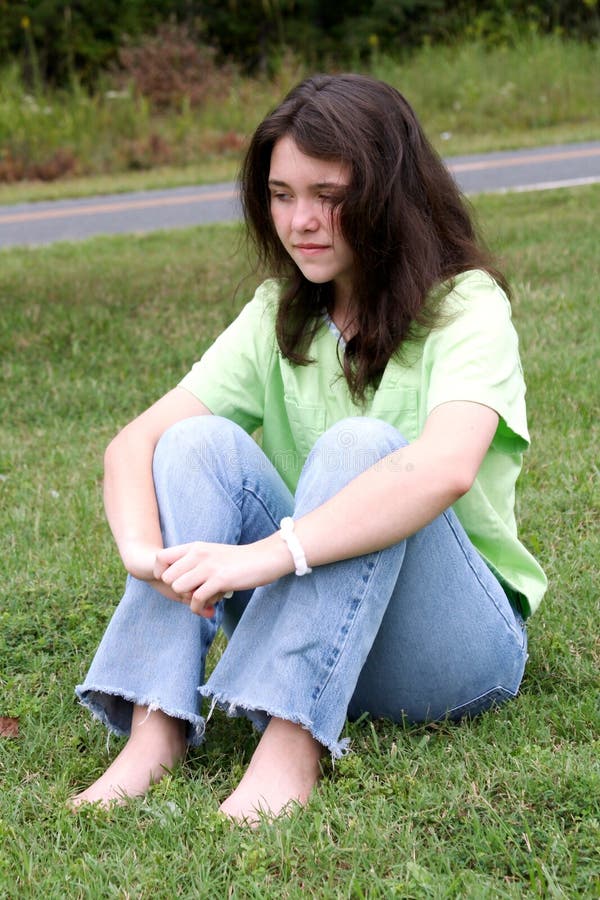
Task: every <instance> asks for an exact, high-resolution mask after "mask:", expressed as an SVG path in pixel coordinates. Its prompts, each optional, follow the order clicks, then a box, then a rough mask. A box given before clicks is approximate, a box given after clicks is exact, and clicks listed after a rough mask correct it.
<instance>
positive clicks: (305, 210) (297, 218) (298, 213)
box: [292, 200, 319, 231]
mask: <svg viewBox="0 0 600 900" xmlns="http://www.w3.org/2000/svg"><path fill="white" fill-rule="evenodd" d="M318 227H319V217H318V215H317V210H316V209H315V205H314V203H313V202H312V201H310V200H298V201H297V202H296V205H295V206H294V214H293V216H292V229H293V230H294V231H315V230H316V229H317V228H318Z"/></svg>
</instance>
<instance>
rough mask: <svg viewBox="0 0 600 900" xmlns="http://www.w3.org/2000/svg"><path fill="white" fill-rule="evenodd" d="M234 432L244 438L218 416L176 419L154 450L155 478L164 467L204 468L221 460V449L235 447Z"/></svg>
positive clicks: (233, 425)
mask: <svg viewBox="0 0 600 900" xmlns="http://www.w3.org/2000/svg"><path fill="white" fill-rule="evenodd" d="M238 431H239V432H242V434H244V435H245V432H243V431H242V429H241V428H240V427H239V425H236V424H235V422H232V421H230V420H229V419H224V418H223V417H221V416H213V415H203V416H192V417H191V418H188V419H180V421H178V422H175V423H174V424H173V425H171V426H170V427H169V428H167V429H166V431H165V432H164V433H163V434H162V435H161V437H160V439H159V441H158V443H157V445H156V447H155V450H154V459H153V469H154V473H155V476H156V474H157V473H158V472H160V471H161V470H162V469H163V467H164V466H165V465H167V466H169V467H171V466H173V465H174V464H183V465H184V466H185V467H187V468H189V467H192V468H193V467H198V466H202V467H204V466H205V465H206V463H209V462H210V460H211V459H212V458H213V457H214V456H218V455H221V456H222V455H223V450H224V448H225V447H228V446H233V445H234V444H235V440H236V432H238Z"/></svg>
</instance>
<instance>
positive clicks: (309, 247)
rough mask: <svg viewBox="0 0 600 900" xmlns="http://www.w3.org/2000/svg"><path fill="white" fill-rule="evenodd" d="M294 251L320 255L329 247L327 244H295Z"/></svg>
mask: <svg viewBox="0 0 600 900" xmlns="http://www.w3.org/2000/svg"><path fill="white" fill-rule="evenodd" d="M294 249H295V250H299V251H300V252H301V253H309V254H311V255H312V254H315V253H322V252H323V250H329V246H328V245H327V244H296V245H295V247H294Z"/></svg>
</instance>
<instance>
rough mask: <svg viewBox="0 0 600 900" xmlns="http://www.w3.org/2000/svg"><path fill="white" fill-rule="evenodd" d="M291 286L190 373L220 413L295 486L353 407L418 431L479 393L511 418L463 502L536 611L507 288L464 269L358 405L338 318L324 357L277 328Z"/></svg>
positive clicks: (539, 580) (540, 578) (326, 330)
mask: <svg viewBox="0 0 600 900" xmlns="http://www.w3.org/2000/svg"><path fill="white" fill-rule="evenodd" d="M279 292H280V283H279V282H278V281H276V280H269V281H266V282H264V283H263V284H262V285H261V286H260V287H259V288H258V290H257V291H256V294H255V296H254V298H253V300H252V301H251V302H250V303H248V304H247V306H245V307H244V309H243V310H242V312H241V313H240V314H239V316H238V317H237V318H236V319H235V321H234V322H232V324H231V325H230V326H229V327H228V328H227V329H226V330H225V331H224V332H223V333H222V334H221V335H220V337H218V338H217V340H216V341H215V342H214V344H213V345H212V346H211V347H210V348H209V349H208V350H207V351H206V353H205V354H204V356H203V357H202V358H201V359H200V360H199V362H197V363H196V364H195V365H194V366H193V368H192V369H191V371H190V372H189V373H188V374H187V375H186V376H185V378H183V380H182V381H181V383H180V384H181V387H184V388H186V389H187V390H188V391H190V392H191V393H192V394H194V395H195V396H196V397H198V399H199V400H201V401H202V402H203V403H204V404H205V405H206V406H207V407H208V408H209V409H210V410H211V412H213V413H214V414H215V415H221V416H225V417H226V418H229V419H232V420H233V421H234V422H237V423H238V424H239V425H241V426H242V428H244V429H245V430H246V431H248V432H252V431H254V430H255V429H256V428H258V427H260V426H262V447H263V450H264V451H265V453H266V454H267V456H268V457H269V459H270V460H271V461H272V463H273V464H274V466H275V468H276V469H277V470H278V471H279V473H280V474H281V476H282V478H283V479H284V480H285V482H286V483H287V484H288V486H289V487H290V489H291V490H292V491H293V490H294V489H295V487H296V484H297V481H298V478H299V476H300V472H301V470H302V466H303V464H304V462H305V460H306V457H307V456H308V453H309V452H310V450H311V448H312V446H313V445H314V443H315V441H316V440H317V438H318V437H319V436H320V435H321V434H322V433H323V432H324V431H325V430H326V429H327V428H330V427H331V426H332V425H334V424H335V423H336V422H338V421H340V419H343V418H346V417H347V416H360V415H366V416H372V417H374V418H379V419H382V420H384V421H386V422H389V424H390V425H393V426H394V427H395V428H397V429H398V431H400V432H401V434H403V435H404V437H405V438H406V439H407V440H409V441H413V440H415V439H416V438H417V437H418V436H419V434H420V433H421V431H422V429H423V426H424V424H425V421H426V419H427V416H428V415H429V413H430V412H431V411H432V409H434V408H435V407H436V406H438V405H439V404H441V403H446V402H448V401H452V400H469V401H473V402H476V403H482V404H484V405H485V406H489V407H491V408H492V409H494V410H495V411H496V412H497V413H498V415H499V416H500V422H499V425H498V429H497V431H496V435H495V437H494V439H493V441H492V444H491V446H490V448H489V450H488V452H487V454H486V456H485V459H484V461H483V463H482V465H481V468H480V470H479V473H478V475H477V478H476V480H475V483H474V485H473V487H472V488H471V490H470V491H469V492H468V493H467V494H465V496H463V497H461V499H460V500H458V502H457V503H456V504H454V507H453V508H454V510H455V512H456V514H457V516H458V518H459V519H460V521H461V523H462V525H463V527H464V528H465V530H466V532H467V534H468V535H469V538H470V539H471V541H472V542H473V544H474V546H475V547H476V548H477V550H478V551H479V553H480V554H481V556H482V557H483V559H484V560H485V561H486V563H487V564H488V566H489V567H490V568H491V569H492V571H493V572H494V573H495V574H496V576H497V577H498V578H499V579H500V581H501V582H502V584H503V585H504V587H505V589H506V590H507V592H508V593H509V594H510V595H511V596H513V597H518V599H519V602H520V604H521V607H522V609H523V612H524V613H525V614H526V615H528V614H530V613H532V612H534V611H535V609H536V608H537V607H538V605H539V603H540V600H541V598H542V596H543V594H544V591H545V588H546V578H545V576H544V573H543V571H542V569H541V567H540V566H539V564H538V563H537V562H536V560H535V559H534V558H533V557H532V556H531V554H530V553H529V552H528V551H527V550H526V548H525V547H524V546H523V545H522V544H521V543H520V541H519V540H518V538H517V528H516V522H515V515H514V505H515V483H516V480H517V477H518V475H519V472H520V470H521V464H522V454H523V451H524V450H525V449H526V447H527V446H528V444H529V433H528V431H527V420H526V413H525V384H524V380H523V373H522V370H521V364H520V361H519V352H518V339H517V335H516V332H515V329H514V327H513V325H512V322H511V312H510V304H509V302H508V299H507V297H506V295H505V294H504V292H503V291H502V290H501V288H500V287H499V286H498V285H497V284H496V282H495V281H494V280H493V279H492V278H491V277H490V276H489V275H488V274H487V273H485V272H480V271H470V272H465V273H463V274H462V275H460V276H458V277H457V278H456V279H455V280H454V282H453V286H452V289H451V290H450V291H449V292H448V293H447V295H446V296H445V298H444V299H443V300H442V301H441V305H440V324H439V325H438V326H437V327H435V328H434V329H432V330H431V331H429V332H427V334H424V335H423V336H422V337H421V338H416V339H414V340H411V341H410V342H408V343H407V344H405V345H404V347H403V352H402V354H401V357H400V359H396V358H393V359H391V360H390V362H389V363H388V365H387V367H386V370H385V372H384V374H383V376H382V379H381V382H380V384H379V387H378V388H377V390H376V391H374V392H373V393H372V395H371V396H370V398H369V400H368V402H367V403H366V405H365V406H361V407H358V406H357V405H356V404H355V403H354V402H353V401H352V398H351V396H350V393H349V391H348V388H347V385H346V382H345V380H344V378H343V377H342V375H341V372H342V370H341V365H340V361H339V347H338V340H337V338H336V336H335V334H334V333H333V332H332V330H331V328H330V327H329V326H328V324H327V322H326V321H325V320H324V321H323V325H322V327H321V328H320V329H319V331H318V332H317V334H316V336H315V338H314V340H313V343H312V344H311V346H310V349H309V356H310V357H311V359H314V363H311V364H309V365H306V366H298V365H294V364H292V363H290V362H289V360H287V359H285V358H283V356H282V355H281V353H280V351H279V348H278V345H277V340H276V336H275V317H276V312H277V303H278V299H279Z"/></svg>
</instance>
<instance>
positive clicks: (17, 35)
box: [0, 0, 600, 84]
mask: <svg viewBox="0 0 600 900" xmlns="http://www.w3.org/2000/svg"><path fill="white" fill-rule="evenodd" d="M164 23H171V24H179V25H183V26H185V28H186V33H187V34H188V35H191V37H192V38H193V39H194V40H195V41H197V42H198V43H203V44H205V45H206V44H208V45H210V46H212V47H214V48H215V50H216V52H217V53H218V55H219V58H220V59H221V60H229V61H233V62H235V63H236V64H237V65H239V66H240V67H241V68H242V69H244V70H245V71H246V72H260V71H263V72H264V71H268V70H269V69H270V68H271V67H273V66H276V65H277V60H278V58H279V57H280V56H281V54H282V53H283V52H284V51H285V49H286V48H290V49H292V50H293V51H294V52H295V53H296V54H298V55H299V56H300V57H301V58H303V59H304V60H305V61H306V62H307V63H308V64H310V65H312V66H313V67H319V66H323V65H324V64H327V65H331V64H333V65H348V64H352V63H355V62H357V61H358V60H361V59H364V58H367V57H368V56H369V55H370V54H372V53H374V52H378V51H383V52H385V53H390V54H392V55H395V56H397V55H399V54H401V53H402V52H404V51H406V50H408V49H410V48H411V47H415V46H418V45H420V44H422V43H423V42H448V41H452V40H456V39H457V38H460V37H465V36H466V37H471V38H476V39H479V40H482V41H485V42H489V43H498V42H510V41H511V39H513V38H514V37H515V36H516V35H518V34H522V32H523V30H524V29H526V30H527V29H528V30H535V31H537V32H554V33H559V34H564V35H567V36H570V37H577V38H584V39H597V38H598V36H599V35H600V2H599V0H545V2H544V0H537V2H536V0H483V2H476V0H458V2H452V0H346V2H344V4H343V5H341V6H340V5H338V4H329V3H324V2H323V0H72V2H70V3H64V2H60V0H17V2H13V0H0V63H2V62H6V61H9V60H15V59H16V60H18V61H19V62H20V63H21V64H22V67H23V69H24V71H25V73H26V74H27V75H28V76H29V78H30V79H34V78H35V77H39V78H41V79H42V80H43V81H50V82H52V83H55V84H61V83H62V84H64V83H66V82H68V81H69V79H71V78H72V77H73V76H76V77H77V79H78V80H79V81H82V82H83V83H87V84H93V83H94V82H95V81H96V79H97V78H98V76H99V74H100V73H101V72H102V71H103V70H104V69H106V68H107V67H109V66H110V65H111V64H113V63H114V62H115V61H116V60H117V57H118V52H119V48H120V47H121V46H122V44H123V42H124V41H126V42H128V43H129V44H130V45H131V44H132V43H135V41H136V40H138V39H140V40H141V39H142V37H143V36H147V35H150V34H155V33H156V32H157V29H158V28H159V26H160V25H162V24H164Z"/></svg>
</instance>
